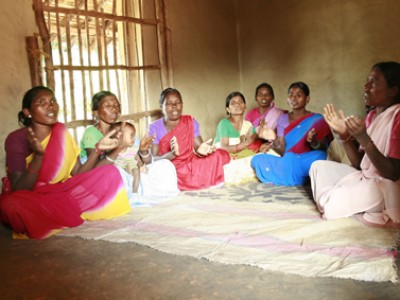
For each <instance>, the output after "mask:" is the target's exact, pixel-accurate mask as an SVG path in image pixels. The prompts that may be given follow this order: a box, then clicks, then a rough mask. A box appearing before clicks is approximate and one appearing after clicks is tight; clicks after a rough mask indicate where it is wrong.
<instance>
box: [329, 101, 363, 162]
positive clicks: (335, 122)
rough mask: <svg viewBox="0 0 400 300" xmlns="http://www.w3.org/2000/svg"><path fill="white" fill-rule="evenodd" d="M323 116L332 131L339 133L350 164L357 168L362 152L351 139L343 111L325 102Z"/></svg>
mask: <svg viewBox="0 0 400 300" xmlns="http://www.w3.org/2000/svg"><path fill="white" fill-rule="evenodd" d="M324 118H325V121H326V122H327V123H328V124H329V126H330V127H331V129H332V131H333V132H334V133H336V134H338V135H339V138H340V140H341V141H342V144H343V147H344V150H345V151H346V154H347V157H348V158H349V160H350V163H351V165H352V166H353V167H355V168H357V169H359V168H360V163H361V159H362V157H363V155H364V153H362V152H360V151H358V147H357V145H356V144H355V143H354V142H353V141H352V140H351V138H352V137H351V134H350V132H349V130H348V127H347V125H346V117H345V115H344V113H343V111H341V110H339V112H338V113H337V112H336V110H335V107H334V106H333V105H332V104H327V105H326V106H325V107H324Z"/></svg>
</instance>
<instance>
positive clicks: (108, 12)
mask: <svg viewBox="0 0 400 300" xmlns="http://www.w3.org/2000/svg"><path fill="white" fill-rule="evenodd" d="M33 8H34V12H35V18H36V23H37V26H38V29H39V33H38V34H36V35H35V36H34V37H27V39H26V43H27V49H28V57H29V58H30V66H31V78H32V85H39V84H41V85H47V86H49V87H51V88H53V89H54V91H55V94H56V98H57V100H58V102H59V104H60V113H59V120H60V121H62V122H66V123H68V122H73V121H77V120H90V119H92V114H91V108H90V102H91V97H92V95H93V94H95V93H96V92H98V91H101V90H109V91H111V92H113V93H114V94H115V95H116V96H117V97H118V99H119V100H120V102H121V106H122V112H121V113H122V115H124V116H126V115H130V114H133V113H140V112H146V111H150V110H154V109H157V108H158V95H159V94H160V91H161V90H162V89H163V88H165V87H167V86H171V85H172V67H171V53H170V52H171V51H170V49H171V47H170V31H169V30H168V27H167V21H168V17H167V0H33ZM124 119H129V118H127V117H125V118H124ZM149 121H150V119H149V118H147V119H142V121H140V122H141V123H142V124H136V126H137V127H138V128H137V129H138V133H139V134H141V135H143V134H144V132H145V130H146V128H147V125H148V122H149ZM81 130H83V129H81ZM74 134H75V136H77V135H78V136H79V135H81V133H79V132H78V133H77V132H74Z"/></svg>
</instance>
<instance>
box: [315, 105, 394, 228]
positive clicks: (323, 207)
mask: <svg viewBox="0 0 400 300" xmlns="http://www.w3.org/2000/svg"><path fill="white" fill-rule="evenodd" d="M399 113H400V104H399V105H393V106H391V107H389V108H387V109H386V110H385V111H384V112H382V113H381V114H379V115H377V116H376V117H375V119H374V120H373V122H372V123H371V125H370V126H369V127H368V128H367V133H368V134H369V136H370V137H371V139H372V140H373V141H374V143H375V145H376V147H377V148H378V149H379V151H380V152H381V153H382V154H383V155H385V156H388V153H389V149H390V147H391V146H390V139H391V133H392V132H391V128H392V127H393V121H394V119H395V117H396V115H397V114H399ZM360 167H361V170H356V169H355V168H353V167H350V166H347V165H345V164H339V163H336V162H330V161H320V162H317V163H316V164H315V166H314V165H313V166H312V168H311V170H310V176H311V184H312V188H313V195H314V199H315V202H316V203H317V205H318V208H319V209H320V211H321V212H322V213H323V216H324V217H325V218H327V219H333V218H341V217H348V216H351V215H354V214H357V213H364V212H365V213H364V219H365V220H367V221H368V222H370V223H380V224H384V223H386V222H388V221H389V219H390V220H392V221H394V222H395V223H399V222H400V201H399V199H400V180H397V181H392V180H389V179H386V178H383V177H382V176H381V175H380V174H379V172H378V170H377V169H376V167H375V166H374V165H373V164H372V162H371V160H370V159H369V157H368V155H364V157H363V159H362V161H361V165H360ZM334 178H336V179H334Z"/></svg>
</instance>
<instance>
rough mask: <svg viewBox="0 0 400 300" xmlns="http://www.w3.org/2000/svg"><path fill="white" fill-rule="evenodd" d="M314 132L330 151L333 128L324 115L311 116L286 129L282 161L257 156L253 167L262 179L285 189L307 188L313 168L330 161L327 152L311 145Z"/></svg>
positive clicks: (270, 157)
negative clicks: (311, 168)
mask: <svg viewBox="0 0 400 300" xmlns="http://www.w3.org/2000/svg"><path fill="white" fill-rule="evenodd" d="M312 128H315V129H316V132H317V139H318V140H319V141H321V140H323V141H324V143H325V149H327V148H328V145H329V143H330V142H331V141H332V139H333V136H332V133H331V130H330V127H329V125H328V124H327V123H326V122H325V120H324V118H323V116H322V115H321V114H316V113H310V114H307V115H306V116H304V117H302V118H300V119H298V120H296V121H294V122H291V123H290V124H289V125H288V126H287V127H286V128H285V131H284V138H285V144H286V147H285V152H284V154H283V156H282V157H277V156H274V155H270V154H257V155H256V156H254V157H253V159H252V161H251V165H252V167H253V168H254V169H255V171H256V174H257V177H258V179H259V180H260V181H261V182H268V183H273V184H277V185H285V186H293V185H301V184H305V183H306V182H307V181H308V179H309V178H308V172H309V170H310V166H311V164H312V163H313V162H314V161H316V160H325V159H326V151H325V150H324V151H323V150H313V149H311V148H310V146H309V144H308V143H307V134H308V132H309V131H310V130H311V129H312Z"/></svg>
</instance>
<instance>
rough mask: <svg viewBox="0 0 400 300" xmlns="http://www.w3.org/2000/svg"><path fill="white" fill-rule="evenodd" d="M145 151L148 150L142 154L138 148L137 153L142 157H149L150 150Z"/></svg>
mask: <svg viewBox="0 0 400 300" xmlns="http://www.w3.org/2000/svg"><path fill="white" fill-rule="evenodd" d="M147 151H149V152H147V154H143V153H142V152H140V150H139V151H138V152H139V155H140V156H141V157H142V158H146V157H149V156H150V155H151V152H150V150H147ZM171 152H172V151H171Z"/></svg>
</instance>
